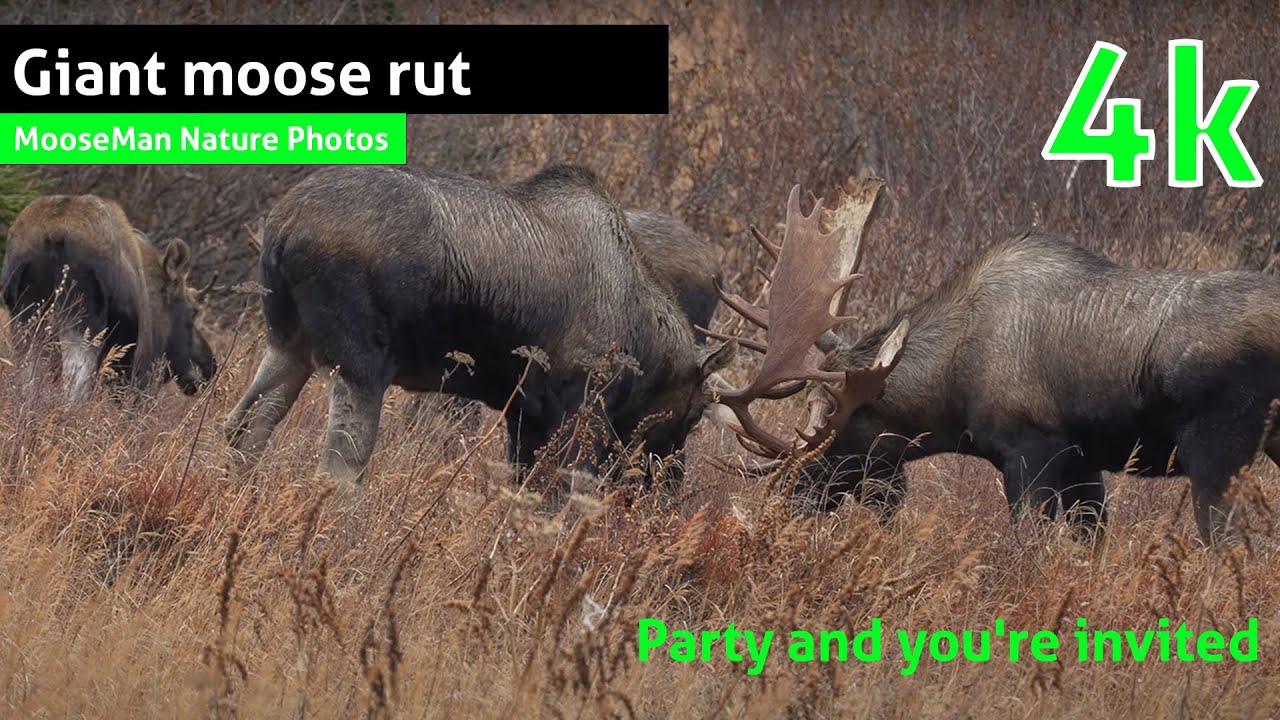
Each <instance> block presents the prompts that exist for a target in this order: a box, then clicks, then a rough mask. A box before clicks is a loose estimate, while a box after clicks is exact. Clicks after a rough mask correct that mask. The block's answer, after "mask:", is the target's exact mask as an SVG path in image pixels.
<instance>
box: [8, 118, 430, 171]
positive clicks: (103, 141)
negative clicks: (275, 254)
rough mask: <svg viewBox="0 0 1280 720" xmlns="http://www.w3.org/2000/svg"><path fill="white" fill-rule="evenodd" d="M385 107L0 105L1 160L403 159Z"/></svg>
mask: <svg viewBox="0 0 1280 720" xmlns="http://www.w3.org/2000/svg"><path fill="white" fill-rule="evenodd" d="M406 160H407V156H406V154H405V116H404V115H397V114H391V113H341V114H339V113H334V114H265V113H264V114H251V113H212V114H182V113H154V114H143V115H125V114H103V113H84V114H78V113H52V114H43V113H39V114H37V113H0V164H3V165H403V164H405V162H406Z"/></svg>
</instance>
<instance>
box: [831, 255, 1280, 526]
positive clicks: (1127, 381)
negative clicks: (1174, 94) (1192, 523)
mask: <svg viewBox="0 0 1280 720" xmlns="http://www.w3.org/2000/svg"><path fill="white" fill-rule="evenodd" d="M904 316H905V317H907V318H908V319H909V322H910V327H911V331H910V333H909V335H908V337H907V341H906V345H905V347H904V348H903V350H902V353H901V356H900V358H899V359H898V363H897V366H896V368H895V369H894V370H893V371H892V373H890V374H889V376H888V378H887V381H886V383H885V386H884V390H883V394H882V395H881V396H880V397H879V399H877V400H875V401H874V402H872V403H870V404H867V405H864V406H863V407H861V408H860V409H859V410H857V411H856V412H855V413H854V414H853V416H852V417H851V419H850V420H849V422H848V423H847V424H846V425H845V426H844V428H843V429H842V431H841V432H840V433H839V434H838V435H837V436H836V437H835V439H834V440H833V442H832V444H831V446H830V447H829V449H828V451H827V452H826V455H825V459H824V460H822V461H820V466H818V467H811V468H809V470H808V472H807V475H808V477H809V478H811V479H819V478H820V479H821V480H825V481H831V484H830V485H829V486H828V487H826V488H825V489H826V490H827V491H828V492H827V494H826V497H827V502H828V503H831V502H835V501H836V500H835V499H834V498H835V495H836V493H840V492H851V493H852V494H854V495H856V496H860V497H862V498H863V500H864V501H870V502H872V503H875V504H877V505H879V506H880V507H882V508H883V509H885V510H886V511H887V512H890V513H891V512H892V511H893V509H894V508H896V506H897V504H898V502H899V501H900V500H901V498H902V496H903V493H904V492H905V484H904V480H903V474H902V469H901V463H902V462H903V461H906V460H912V459H915V458H920V457H924V456H927V455H932V454H934V453H944V452H959V453H964V454H968V455H974V456H978V457H982V458H985V459H987V460H988V461H990V462H991V463H992V464H994V465H995V466H996V467H997V468H999V469H1000V470H1001V472H1002V473H1003V475H1004V484H1005V493H1006V496H1007V498H1008V500H1009V503H1010V506H1011V508H1013V509H1014V510H1015V511H1017V512H1021V511H1025V510H1029V509H1034V508H1040V509H1043V510H1045V511H1047V512H1048V513H1049V514H1050V515H1052V514H1053V513H1055V512H1056V511H1057V509H1058V503H1059V502H1060V503H1061V505H1062V507H1063V508H1066V509H1070V510H1073V511H1075V512H1074V513H1073V514H1074V516H1075V517H1077V518H1080V519H1082V520H1083V522H1084V523H1085V526H1086V527H1088V526H1096V524H1100V523H1101V522H1102V521H1103V520H1104V518H1105V514H1104V513H1105V511H1104V507H1103V503H1104V486H1103V481H1102V476H1101V473H1102V472H1103V471H1121V470H1127V471H1129V472H1132V473H1135V474H1139V475H1148V476H1160V475H1189V476H1190V478H1191V484H1192V498H1193V501H1194V506H1195V516H1196V520H1197V525H1198V527H1199V530H1200V533H1201V535H1202V537H1203V538H1204V539H1205V540H1206V542H1209V541H1211V539H1212V538H1213V537H1215V536H1217V535H1218V534H1220V533H1221V531H1222V530H1223V529H1224V525H1223V522H1224V520H1226V519H1227V516H1228V515H1229V513H1230V512H1231V505H1230V502H1229V501H1228V499H1226V498H1224V491H1225V490H1226V489H1227V487H1228V483H1229V481H1230V479H1231V478H1232V476H1233V475H1234V474H1236V473H1237V472H1238V471H1239V470H1240V468H1241V467H1242V466H1246V465H1248V464H1250V462H1252V460H1253V459H1254V457H1255V454H1256V452H1257V451H1258V449H1259V447H1262V448H1263V449H1265V451H1266V452H1267V454H1268V455H1269V456H1270V457H1271V459H1272V460H1274V461H1277V462H1280V439H1277V436H1276V435H1274V434H1273V435H1270V436H1268V437H1267V438H1264V437H1263V435H1264V432H1266V431H1267V429H1268V427H1267V418H1268V412H1269V406H1270V404H1271V402H1272V400H1273V399H1276V398H1280V281H1278V280H1276V279H1274V278H1272V277H1269V276H1266V275H1263V274H1261V273H1257V272H1244V271H1241V272H1192V271H1186V270H1149V269H1136V268H1129V267H1123V266H1120V265H1117V264H1116V263H1113V262H1111V261H1110V260H1108V259H1106V258H1104V257H1101V256H1099V255H1097V254H1094V253H1092V252H1090V251H1088V250H1086V249H1084V248H1082V247H1080V246H1079V245H1076V244H1074V243H1073V242H1071V241H1070V240H1069V239H1067V238H1065V237H1061V236H1056V235H1050V234H1045V233H1041V232H1030V233H1025V234H1022V235H1020V236H1018V237H1015V238H1013V239H1011V240H1008V241H1006V242H1002V243H999V244H997V245H995V246H993V247H992V248H990V249H989V250H988V251H986V252H985V253H983V254H981V255H980V256H979V257H978V258H977V259H976V260H975V261H973V262H972V263H970V264H969V266H968V267H967V268H966V269H964V270H963V271H962V272H960V273H958V274H957V275H956V276H955V277H954V278H952V279H951V281H950V282H948V283H946V284H945V285H943V286H942V287H940V288H938V289H937V290H936V291H935V292H934V293H933V294H932V295H930V296H929V297H927V298H926V299H925V300H923V301H922V302H920V303H919V304H918V305H916V306H915V307H913V308H911V309H909V310H907V311H906V312H905V313H902V314H900V315H899V316H898V317H895V318H893V319H892V320H891V321H890V322H887V323H885V324H884V325H883V326H881V328H880V329H878V330H877V331H875V332H872V333H869V334H868V335H866V336H865V337H863V338H862V339H861V340H860V341H859V342H858V343H856V344H854V345H852V346H850V347H846V348H844V349H840V350H837V351H836V352H834V353H832V354H831V355H830V356H828V358H827V360H826V363H825V367H827V368H832V369H836V368H852V367H865V366H867V365H868V363H870V362H871V361H872V358H874V357H875V355H876V353H877V351H878V350H879V348H880V347H881V343H882V341H883V340H884V338H885V337H886V335H887V334H888V333H889V332H890V331H891V330H892V329H893V328H894V327H895V326H896V325H897V324H898V322H899V320H901V319H902V318H903V317H904ZM868 481H872V482H868ZM823 484H824V485H825V483H823Z"/></svg>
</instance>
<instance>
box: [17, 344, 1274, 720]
mask: <svg viewBox="0 0 1280 720" xmlns="http://www.w3.org/2000/svg"><path fill="white" fill-rule="evenodd" d="M260 345H261V341H260V340H258V339H256V338H253V337H247V336H241V337H237V338H236V341H235V343H234V350H233V352H231V354H230V356H229V357H227V360H226V363H225V364H224V368H223V370H222V371H221V373H220V375H219V376H218V378H217V380H216V382H215V384H214V385H213V387H212V388H211V389H210V390H208V391H207V392H205V393H204V394H202V395H200V396H198V397H195V398H186V397H184V396H181V395H179V394H178V393H177V392H176V390H174V389H173V388H171V387H170V388H167V389H166V390H165V391H164V392H163V393H162V394H161V395H160V396H158V397H156V398H154V399H151V400H146V401H142V402H133V401H129V400H127V399H121V398H119V397H113V396H111V395H110V393H109V392H108V391H106V390H103V389H100V390H99V391H98V392H97V394H96V395H95V396H94V397H93V398H92V399H91V400H90V401H89V402H88V403H87V404H86V405H84V406H77V407H72V406H68V405H67V404H65V403H64V402H63V401H62V400H61V399H60V394H59V392H58V391H59V387H58V384H57V381H56V378H55V377H54V376H53V374H52V373H48V374H39V375H37V376H36V377H35V378H34V379H28V378H26V377H25V376H24V374H23V373H21V372H19V368H20V367H26V366H30V365H31V364H32V363H33V362H34V360H33V359H32V358H30V357H28V356H26V355H25V354H22V353H18V354H17V355H16V356H15V352H16V351H15V350H13V349H12V348H11V347H10V346H9V345H8V344H7V343H2V344H0V358H3V359H4V361H0V438H3V442H2V443H0V496H2V498H3V501H2V502H0V678H4V680H3V682H0V715H2V716H5V717H55V716H56V717H65V716H88V717H130V718H134V717H165V718H173V717H201V716H208V717H245V718H249V717H281V716H297V717H356V716H368V717H404V716H415V717H417V716H421V717H453V716H460V715H461V716H505V715H508V714H510V713H511V712H536V713H539V714H544V715H553V716H597V715H621V716H637V717H644V716H654V715H657V716H662V715H679V716H716V715H726V716H733V715H741V714H747V715H751V716H777V715H781V714H787V715H798V716H829V715H841V716H847V715H857V716H876V717H879V716H902V717H960V716H970V715H977V714H982V715H983V716H997V717H1026V716H1029V715H1030V716H1037V715H1041V714H1046V713H1050V712H1052V713H1054V714H1055V715H1061V716H1064V717H1074V716H1081V717H1094V716H1098V715H1114V716H1130V715H1133V714H1135V713H1140V714H1144V715H1173V714H1180V715H1186V716H1191V717H1199V716H1204V715H1208V714H1211V713H1214V714H1221V715H1223V716H1232V717H1237V716H1238V717H1263V716H1268V715H1271V714H1274V713H1276V712H1280V696H1278V695H1277V691H1276V689H1275V688H1276V687H1278V686H1280V685H1277V683H1276V682H1275V680H1276V676H1277V672H1276V671H1277V663H1276V661H1275V658H1276V654H1277V651H1278V650H1280V647H1278V645H1277V641H1276V633H1277V632H1278V631H1280V622H1278V620H1280V617H1278V616H1277V610H1278V607H1277V598H1278V597H1280V583H1278V582H1277V577H1280V575H1277V572H1276V568H1277V564H1276V563H1277V560H1278V558H1277V556H1276V550H1275V548H1276V543H1275V539H1276V534H1275V528H1274V524H1273V522H1272V521H1273V517H1272V513H1271V509H1270V501H1269V500H1267V498H1269V497H1271V498H1273V497H1275V494H1276V491H1277V485H1278V483H1277V476H1276V472H1275V470H1274V469H1273V468H1271V467H1259V468H1257V469H1256V472H1251V473H1249V474H1248V475H1247V476H1246V477H1245V478H1243V479H1242V480H1241V482H1240V483H1239V488H1240V489H1239V491H1238V493H1239V495H1240V496H1241V497H1242V498H1243V499H1244V503H1245V505H1246V506H1247V507H1248V508H1249V511H1250V512H1249V515H1248V517H1249V519H1250V525H1249V529H1248V531H1247V537H1248V538H1249V541H1250V542H1249V547H1250V549H1251V550H1252V556H1251V557H1246V553H1245V549H1244V548H1234V549H1231V548H1227V549H1220V550H1214V551H1209V550H1205V549H1203V548H1201V547H1199V546H1198V544H1197V543H1196V542H1195V541H1194V540H1193V537H1194V532H1195V531H1194V528H1193V525H1192V523H1191V522H1190V521H1189V518H1188V515H1189V513H1188V511H1187V507H1186V504H1187V503H1186V497H1185V494H1186V493H1185V490H1186V482H1185V480H1168V481H1161V480H1150V479H1139V478H1128V477H1124V476H1117V477H1115V478H1113V480H1112V482H1111V487H1112V492H1113V496H1112V499H1113V518H1112V524H1111V531H1110V533H1109V534H1108V536H1107V537H1106V538H1105V540H1104V541H1102V542H1100V543H1097V544H1089V543H1081V542H1077V541H1075V540H1073V539H1071V533H1070V531H1069V530H1068V529H1067V528H1066V527H1064V526H1061V525H1054V526H1049V527H1043V526H1034V525H1014V524H1011V523H1010V521H1009V518H1008V512H1007V509H1006V505H1005V502H1004V499H1003V497H1002V496H1001V493H1000V490H999V484H998V476H997V474H996V471H995V470H994V469H993V468H991V467H990V466H988V465H985V464H982V463H980V462H977V461H970V460H962V459H948V458H942V459H936V460H929V461H924V462H920V463H917V464H916V465H914V466H913V467H912V469H911V475H910V478H911V482H912V490H911V495H910V498H909V501H908V503H907V505H906V507H905V509H904V510H903V512H902V513H901V514H900V515H899V516H898V518H897V519H896V520H895V521H894V522H893V523H892V524H890V525H888V526H881V525H879V524H878V523H877V522H876V521H875V519H874V518H873V517H872V516H871V514H870V513H869V512H868V511H866V510H864V509H861V508H858V507H845V508H842V509H841V510H840V511H839V512H838V513H835V514H833V515H827V516H820V517H805V516H799V515H796V514H795V513H793V512H792V511H791V509H790V508H789V507H788V505H787V503H786V502H785V500H784V498H783V497H782V496H781V495H779V494H778V493H776V492H774V491H773V490H772V489H771V483H769V482H758V481H746V480H743V479H742V478H739V477H735V476H733V475H732V474H729V473H726V472H724V471H721V470H719V469H717V468H716V467H715V466H714V465H713V464H712V463H711V462H710V461H711V459H712V458H715V457H719V456H722V455H724V454H725V453H726V452H731V451H732V450H733V443H732V442H731V441H730V440H729V439H728V438H725V437H722V436H721V435H720V433H719V432H718V431H716V430H714V429H712V428H709V427H703V428H701V429H700V430H699V431H698V432H697V433H696V435H695V437H694V438H693V440H692V442H691V444H690V448H689V458H690V462H691V467H690V469H689V477H688V478H687V480H686V482H685V483H684V484H683V485H682V486H681V487H680V488H678V489H676V490H662V491H657V490H655V491H645V490H643V489H639V488H636V487H634V486H630V485H625V484H624V485H615V486H606V487H605V488H604V489H603V490H600V491H596V490H595V489H594V488H592V489H588V490H585V491H584V490H581V489H579V490H576V491H573V492H572V493H571V494H567V493H562V495H564V494H567V497H563V496H562V497H561V498H560V499H558V500H555V499H551V498H550V497H549V496H543V495H539V494H537V493H535V492H533V491H532V490H530V489H528V488H517V487H515V486H513V485H512V484H511V483H510V480H509V477H510V476H509V474H508V470H507V469H506V467H505V466H504V465H503V464H502V463H501V462H500V458H501V454H502V453H501V442H500V441H499V442H494V441H493V438H494V437H498V438H501V430H500V429H499V431H498V432H497V433H485V432H483V431H482V432H480V433H474V432H471V433H470V434H461V435H460V431H459V430H460V429H459V427H458V426H457V425H456V424H454V423H453V422H452V421H451V420H450V419H449V416H446V415H429V416H427V417H425V418H417V419H416V422H415V421H414V418H412V417H411V415H410V414H409V413H408V412H407V407H406V406H407V403H406V402H405V400H406V397H405V396H403V395H401V394H398V393H397V394H394V395H393V396H392V397H391V398H390V402H389V407H388V409H387V411H386V415H387V419H388V422H387V424H386V425H385V431H384V433H383V435H382V438H381V441H380V445H379V450H378V452H377V454H376V457H375V459H374V466H373V469H372V474H371V479H370V482H369V485H368V488H367V493H366V496H365V497H364V499H363V501H362V502H360V503H358V504H356V505H354V506H347V505H342V504H336V503H333V502H331V501H330V497H329V492H328V489H327V488H325V487H323V486H319V485H316V484H314V482H313V480H312V471H313V469H314V467H315V462H316V458H317V456H318V451H319V443H320V442H321V437H322V435H323V427H324V413H325V393H324V384H325V379H324V378H323V377H317V378H315V379H313V381H312V385H311V386H309V387H308V389H307V391H306V392H305V393H304V395H303V397H302V399H301V400H300V401H299V404H298V405H297V406H296V407H295V410H294V412H293V413H292V414H291V415H290V416H289V418H288V419H287V420H286V421H285V423H284V424H283V425H282V426H281V428H280V429H279V432H278V435H277V437H276V441H275V443H274V445H273V447H272V449H271V450H270V451H269V453H268V455H267V456H266V458H264V461H263V462H264V464H263V466H262V468H261V472H260V473H258V475H257V476H256V480H255V482H253V483H249V484H246V483H242V482H239V481H237V480H234V479H232V478H231V477H229V476H228V474H227V472H226V471H225V470H224V467H225V466H226V464H227V458H226V455H225V449H224V444H223V441H222V439H221V436H220V427H219V424H220V421H221V418H223V417H225V415H226V413H227V412H228V411H229V409H230V405H231V403H232V402H233V401H234V400H235V396H236V394H237V392H238V391H239V390H240V389H241V388H242V386H243V385H244V384H245V383H246V382H247V381H248V379H249V375H250V373H251V371H252V369H253V361H254V360H255V359H256V355H257V353H258V351H259V350H260ZM10 363H13V364H12V365H11V364H10ZM775 419H776V420H779V421H781V420H782V419H784V418H781V417H779V418H775ZM498 421H499V417H498V416H497V413H495V412H493V411H485V412H484V413H483V423H482V424H483V425H484V427H485V428H488V427H490V426H491V425H490V423H496V422H498ZM499 427H500V426H499ZM486 437H487V438H488V439H487V440H486ZM477 444H479V446H478V447H477ZM642 617H657V618H660V619H662V620H663V621H664V622H666V623H667V624H668V625H669V626H671V627H672V628H689V629H694V630H701V629H709V630H722V629H723V628H724V627H725V626H726V625H727V624H728V623H730V622H732V623H734V624H735V626H736V627H738V628H739V629H744V628H748V629H754V630H757V631H763V630H770V629H771V630H774V631H776V632H777V633H778V635H779V636H780V637H778V638H777V639H775V647H774V649H773V651H772V652H771V654H770V657H769V660H768V663H767V664H766V667H765V670H764V672H763V673H762V674H760V675H759V676H749V675H747V674H746V667H747V666H746V665H741V664H734V663H730V662H728V661H726V660H724V658H723V655H720V654H717V655H716V656H715V660H713V661H712V662H710V663H692V664H678V663H674V662H671V661H669V660H666V659H665V658H661V659H658V660H655V661H651V662H649V663H646V664H641V663H639V662H638V660H637V623H638V620H639V619H640V618H642ZM874 617H878V618H881V619H882V622H883V624H884V628H885V648H886V650H885V659H884V660H883V661H882V662H880V663H875V664H861V663H857V662H849V663H846V664H838V663H829V664H819V663H812V664H801V663H793V662H791V661H790V660H788V659H787V657H786V653H785V641H786V634H787V633H789V631H791V630H793V629H806V630H812V631H817V630H834V629H841V630H845V631H846V632H848V633H849V634H850V635H851V636H852V633H854V632H857V631H860V630H862V629H865V628H866V627H867V624H868V623H869V621H870V619H871V618H874ZM1076 617H1086V618H1088V620H1089V623H1090V626H1091V627H1094V628H1118V629H1138V630H1145V629H1148V628H1153V627H1154V626H1155V622H1156V619H1157V618H1159V617H1169V618H1172V619H1173V621H1174V623H1175V625H1176V624H1177V623H1179V622H1182V621H1186V622H1188V623H1189V624H1190V625H1191V627H1193V628H1196V629H1201V630H1202V629H1209V628H1217V629H1219V630H1222V631H1224V632H1232V631H1234V630H1236V629H1239V628H1241V627H1243V625H1244V623H1245V622H1246V621H1247V619H1248V618H1250V617H1256V618H1259V622H1260V630H1259V636H1260V639H1261V647H1260V651H1259V660H1258V661H1257V662H1254V663H1248V664H1244V663H1236V662H1233V661H1231V660H1230V659H1228V660H1227V661H1226V662H1224V663H1221V664H1208V663H1180V662H1171V663H1156V662H1146V663H1133V662H1125V663H1119V664H1115V663H1087V664H1081V663H1078V662H1076V661H1075V660H1074V655H1073V654H1072V652H1071V650H1070V649H1064V650H1063V651H1062V654H1061V655H1060V658H1061V659H1060V660H1059V661H1058V662H1056V663H1047V664H1044V663H1035V662H1030V661H1023V662H1019V663H1008V662H1004V661H1002V660H1001V659H1000V658H999V650H998V648H999V645H998V644H997V646H996V647H997V656H996V657H995V658H993V660H992V661H991V662H988V663H968V662H964V661H955V662H951V663H946V664H939V663H932V662H928V661H926V662H925V663H923V664H922V666H921V668H920V669H919V670H918V671H917V672H916V673H915V674H914V675H912V676H910V677H903V676H902V675H901V674H900V672H899V671H900V668H901V667H902V663H901V655H900V653H899V652H898V651H897V650H896V643H895V641H894V639H893V635H892V633H893V632H894V631H896V630H898V629H906V630H911V631H915V630H921V629H924V630H935V629H949V630H954V631H959V630H963V629H972V630H981V629H990V628H991V626H992V623H993V622H994V620H995V619H996V618H1003V619H1004V620H1005V621H1006V622H1007V623H1008V625H1009V627H1010V628H1019V629H1030V630H1037V629H1050V630H1055V631H1060V632H1061V635H1062V637H1064V638H1067V637H1069V633H1070V631H1071V630H1073V629H1074V621H1075V618H1076ZM1067 647H1068V646H1067V644H1065V643H1064V648H1067Z"/></svg>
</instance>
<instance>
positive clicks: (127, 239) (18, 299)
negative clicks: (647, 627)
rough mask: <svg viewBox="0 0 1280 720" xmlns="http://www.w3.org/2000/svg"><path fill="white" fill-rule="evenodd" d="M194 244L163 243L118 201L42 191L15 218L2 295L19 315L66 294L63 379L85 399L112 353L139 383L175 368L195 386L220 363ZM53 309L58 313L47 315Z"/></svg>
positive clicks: (122, 375) (123, 376) (119, 373)
mask: <svg viewBox="0 0 1280 720" xmlns="http://www.w3.org/2000/svg"><path fill="white" fill-rule="evenodd" d="M190 270H191V249H190V248H189V247H188V246H187V244H186V243H185V242H183V241H182V240H171V241H169V242H168V243H165V244H163V245H162V246H159V247H158V246H156V245H155V244H153V243H152V242H151V241H150V240H148V239H147V237H146V236H145V235H144V234H142V233H141V232H139V231H137V230H135V229H134V228H133V227H132V226H131V225H130V224H129V221H128V219H127V218H126V217H125V214H124V210H122V209H121V208H120V206H119V205H117V204H116V203H114V202H112V201H110V200H104V199H102V198H99V197H97V196H94V195H49V196H45V197H40V198H37V199H36V200H34V201H33V202H32V203H31V204H30V205H28V206H27V207H26V208H24V209H23V210H22V212H20V213H19V214H18V216H17V217H16V218H14V221H13V223H12V224H11V225H10V226H9V232H8V237H7V241H6V246H5V260H4V269H3V271H0V295H2V296H3V298H4V303H5V305H6V306H8V307H9V309H10V311H11V312H12V313H13V315H14V317H15V319H16V320H18V321H19V323H22V322H25V321H27V320H31V319H32V318H35V317H37V316H41V315H44V314H45V312H44V311H45V310H46V309H52V308H51V307H50V303H51V301H54V300H55V299H60V300H61V301H62V302H64V303H65V305H64V308H66V310H67V311H68V312H70V313H72V315H71V317H59V319H64V320H66V322H64V323H63V324H62V327H61V331H60V338H59V340H60V351H61V355H62V368H63V373H62V379H63V384H64V386H65V387H66V389H67V391H68V393H69V394H70V395H71V396H72V397H74V398H83V397H84V395H85V393H86V392H87V391H88V389H89V388H90V387H91V384H92V381H93V380H94V379H95V378H96V377H97V376H98V374H99V372H100V371H101V369H102V365H103V364H104V363H105V362H109V363H110V364H111V365H112V369H113V370H114V371H115V372H114V373H113V374H112V376H113V377H116V378H119V379H120V380H123V381H127V382H129V383H130V384H131V385H132V386H133V387H134V388H136V389H138V390H139V391H143V390H146V389H148V388H149V387H150V386H151V385H152V382H153V381H155V380H160V381H162V382H163V381H167V380H168V379H169V378H171V377H176V378H177V381H178V385H179V386H180V387H181V388H182V390H183V392H186V393H188V394H192V393H195V392H196V391H197V390H198V389H199V388H200V386H201V385H202V384H203V383H204V382H205V381H207V380H208V379H209V378H211V377H212V376H213V373H214V370H215V369H216V363H215V361H214V356H213V351H212V349H211V348H210V347H209V343H208V342H207V341H206V340H205V338H204V335H202V334H201V332H200V331H199V329H198V328H197V326H196V316H197V313H198V311H199V302H198V297H197V295H198V293H197V292H196V291H195V290H193V289H192V288H190V287H189V286H188V285H187V275H188V273H189V272H190ZM49 316H50V317H52V314H50V315H49Z"/></svg>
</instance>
